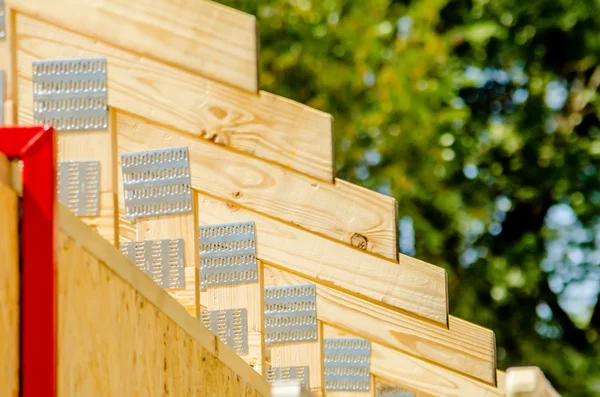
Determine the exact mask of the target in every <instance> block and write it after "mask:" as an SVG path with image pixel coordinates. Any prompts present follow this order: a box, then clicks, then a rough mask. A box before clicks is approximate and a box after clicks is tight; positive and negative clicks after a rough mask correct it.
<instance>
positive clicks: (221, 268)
mask: <svg viewBox="0 0 600 397" xmlns="http://www.w3.org/2000/svg"><path fill="white" fill-rule="evenodd" d="M198 234H199V238H198V239H199V249H200V286H202V287H207V286H211V285H220V284H234V283H246V282H254V281H257V280H258V272H257V270H256V243H255V240H254V222H237V223H228V224H219V225H208V226H200V228H199V230H198Z"/></svg>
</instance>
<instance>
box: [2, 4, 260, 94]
mask: <svg viewBox="0 0 600 397" xmlns="http://www.w3.org/2000/svg"><path fill="white" fill-rule="evenodd" d="M5 3H7V5H8V6H9V7H12V8H14V9H16V10H18V11H21V12H23V13H25V14H28V15H31V16H33V17H35V18H38V19H40V20H45V21H52V22H53V23H55V24H57V25H59V26H64V27H65V28H67V29H69V30H71V31H75V32H79V33H81V34H83V35H85V36H87V37H92V38H94V40H100V41H104V42H107V43H110V44H112V45H114V46H116V47H119V48H123V49H124V50H127V51H129V52H131V53H132V54H135V55H136V57H138V58H148V59H156V58H161V59H167V60H169V63H171V64H172V65H174V66H176V67H179V68H180V69H184V70H189V71H190V72H193V73H197V74H199V75H202V76H205V77H207V78H210V79H213V80H217V81H221V82H224V83H226V84H230V85H232V86H235V87H239V88H241V89H244V90H246V91H250V92H254V93H255V92H257V91H258V85H259V84H258V32H257V23H256V18H255V17H254V16H252V15H248V14H245V13H242V12H239V11H236V10H234V9H232V8H228V7H225V6H223V5H220V4H217V3H214V2H210V1H203V0H174V1H170V0H137V1H135V2H131V1H127V0H85V1H80V0H56V1H52V2H40V1H37V0H5Z"/></svg>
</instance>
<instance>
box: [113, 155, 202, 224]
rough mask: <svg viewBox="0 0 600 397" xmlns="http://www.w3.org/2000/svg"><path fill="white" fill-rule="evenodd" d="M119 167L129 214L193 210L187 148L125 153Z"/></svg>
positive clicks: (144, 214) (131, 215) (148, 214)
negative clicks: (121, 171) (121, 172)
mask: <svg viewBox="0 0 600 397" xmlns="http://www.w3.org/2000/svg"><path fill="white" fill-rule="evenodd" d="M121 167H122V169H123V191H124V194H125V210H126V216H127V217H128V218H131V219H136V218H143V217H149V216H157V215H167V214H182V213H186V212H191V211H192V210H193V208H192V188H191V180H190V165H189V154H188V148H186V147H177V148H170V149H160V150H150V151H147V152H136V153H125V154H122V155H121Z"/></svg>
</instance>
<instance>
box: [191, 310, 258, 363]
mask: <svg viewBox="0 0 600 397" xmlns="http://www.w3.org/2000/svg"><path fill="white" fill-rule="evenodd" d="M200 320H201V321H202V323H203V324H204V326H205V327H206V328H208V329H210V330H211V332H212V333H213V334H215V335H217V336H218V337H219V339H220V340H221V342H223V343H225V344H226V345H227V346H229V347H231V348H232V349H233V351H235V352H236V353H237V354H239V355H245V354H248V314H247V311H246V309H229V310H212V311H209V310H203V311H202V312H201V313H200Z"/></svg>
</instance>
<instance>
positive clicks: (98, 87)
mask: <svg viewBox="0 0 600 397" xmlns="http://www.w3.org/2000/svg"><path fill="white" fill-rule="evenodd" d="M33 117H34V120H35V124H50V125H52V126H53V127H54V128H55V129H56V130H58V131H69V130H75V131H81V130H103V129H106V128H108V101H107V84H106V59H104V58H93V59H66V60H54V61H34V62H33Z"/></svg>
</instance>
